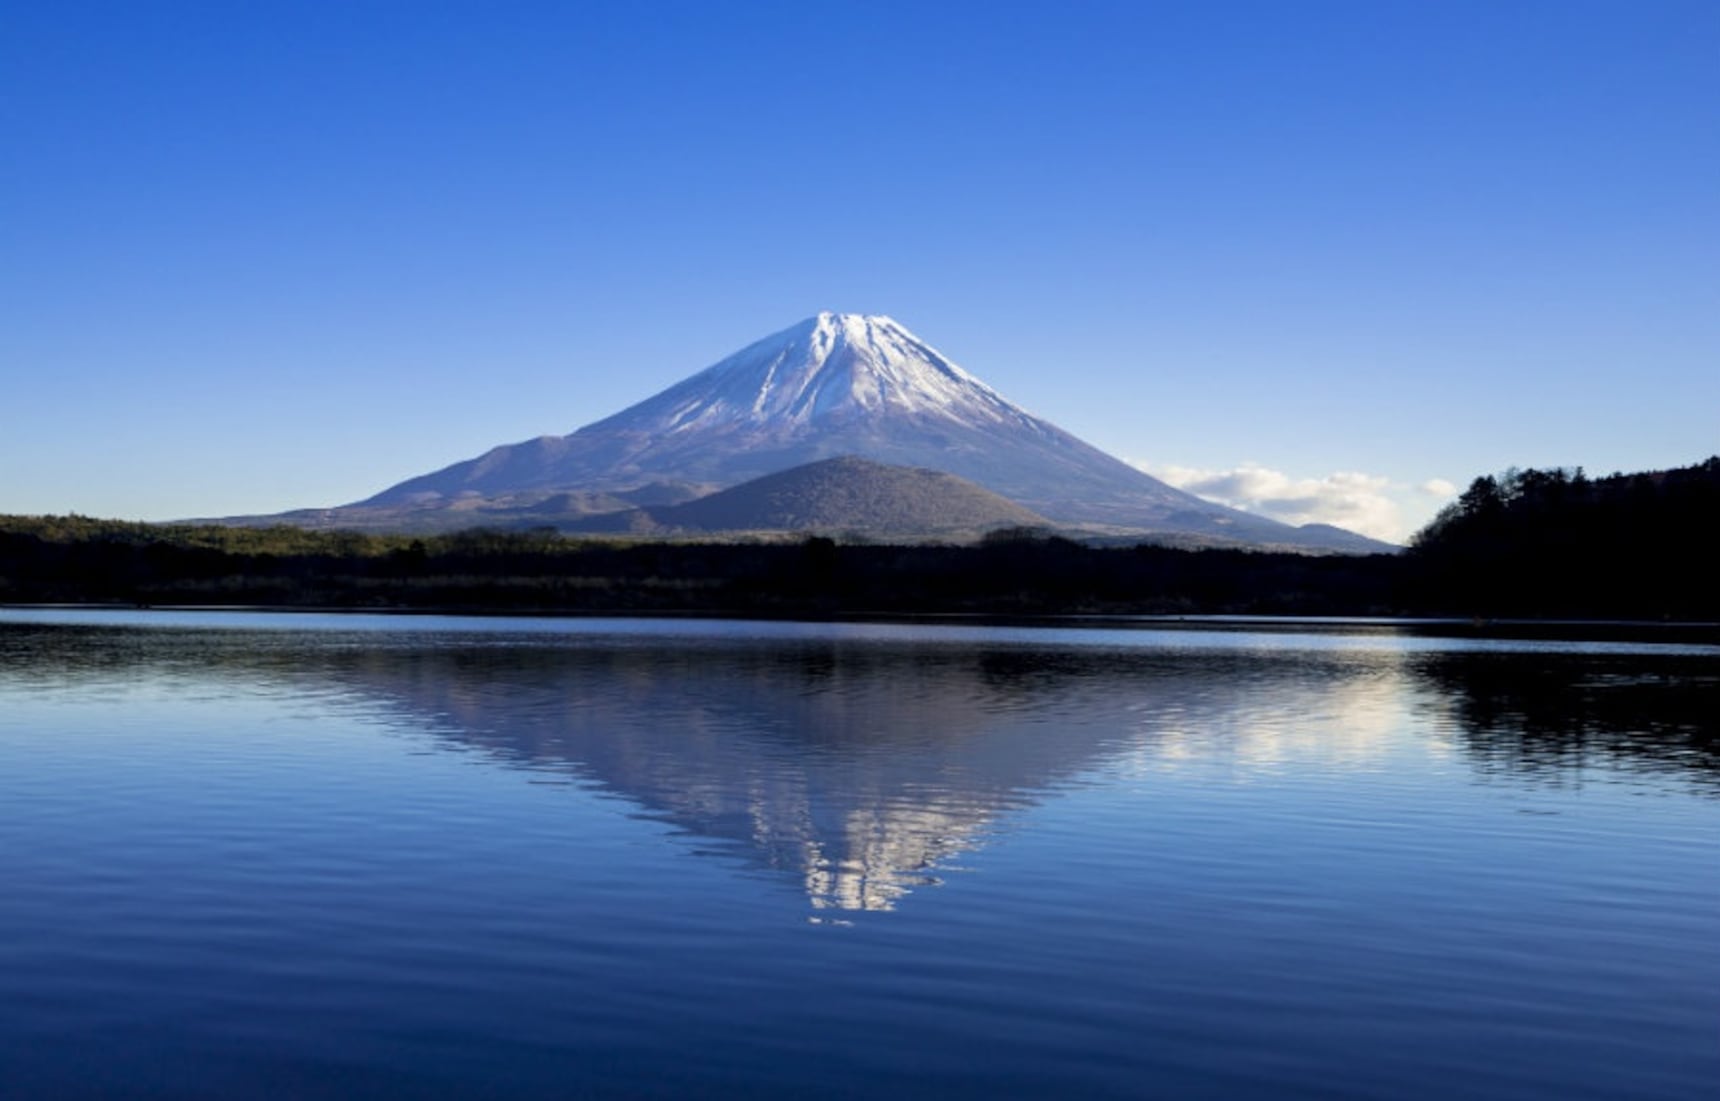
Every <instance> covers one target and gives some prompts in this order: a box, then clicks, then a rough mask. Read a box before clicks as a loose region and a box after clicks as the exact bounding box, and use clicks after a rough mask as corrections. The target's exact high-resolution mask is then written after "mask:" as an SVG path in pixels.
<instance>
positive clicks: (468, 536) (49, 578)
mask: <svg viewBox="0 0 1720 1101" xmlns="http://www.w3.org/2000/svg"><path fill="white" fill-rule="evenodd" d="M1717 506H1720V458H1715V459H1710V460H1708V461H1707V462H1705V463H1703V464H1701V465H1699V466H1694V467H1689V468H1685V469H1681V470H1671V471H1663V472H1658V473H1653V474H1638V475H1615V476H1612V477H1608V478H1600V479H1589V478H1586V477H1584V476H1583V474H1582V472H1581V471H1575V472H1568V471H1562V470H1552V471H1540V470H1525V471H1510V472H1507V473H1506V474H1504V475H1501V476H1498V477H1486V478H1478V479H1476V481H1475V482H1474V483H1473V484H1472V485H1471V486H1470V487H1469V489H1468V490H1467V491H1466V492H1465V493H1464V494H1463V495H1462V496H1461V497H1460V498H1459V499H1458V500H1457V501H1455V502H1454V503H1453V504H1452V505H1451V506H1450V507H1448V508H1447V509H1446V510H1445V511H1444V512H1442V513H1441V514H1440V515H1439V517H1438V518H1436V519H1435V520H1434V522H1433V523H1432V524H1430V525H1429V526H1428V528H1427V529H1425V530H1424V531H1423V532H1421V533H1420V534H1419V535H1418V536H1417V537H1416V539H1415V540H1414V543H1413V545H1412V546H1411V548H1410V549H1409V550H1408V551H1407V552H1406V553H1404V554H1401V555H1370V556H1343V555H1329V556H1323V557H1322V556H1308V555H1298V554H1280V553H1262V552H1249V551H1241V550H1210V549H1209V550H1180V549H1172V548H1167V547H1159V546H1153V545H1145V544H1143V545H1140V546H1134V547H1114V546H1113V547H1093V546H1087V545H1084V544H1081V543H1077V542H1074V541H1072V540H1068V539H1063V538H1057V537H1047V536H1045V535H1043V534H1038V533H1034V532H1028V531H1013V532H1010V531H1006V532H999V533H994V534H993V535H991V536H989V537H987V538H986V539H985V540H983V541H982V542H980V543H979V544H978V545H972V546H931V545H926V546H919V545H914V546H885V545H872V544H838V543H836V542H834V541H833V540H831V539H828V538H823V537H812V538H807V539H804V540H801V541H798V542H727V543H717V542H705V543H692V542H624V541H616V540H599V539H588V538H573V537H568V536H564V535H562V534H559V533H557V532H556V531H554V530H552V529H541V530H535V531H528V532H517V531H516V532H496V531H485V530H475V531H467V532H459V533H455V534H449V535H435V536H423V537H413V536H401V535H370V534H360V533H356V532H315V531H306V530H303V529H300V528H295V527H288V526H281V527H272V528H239V527H221V526H214V525H199V526H188V525H154V524H140V523H127V522H121V521H111V520H93V519H88V518H84V517H78V516H66V517H0V601H4V602H9V603H127V604H142V605H150V604H163V605H272V606H282V607H324V608H412V609H446V610H465V611H491V612H511V611H520V612H523V611H549V612H711V613H721V612H730V613H738V614H762V615H832V614H864V613H869V612H870V613H915V612H983V613H994V614H1108V613H1144V614H1150V613H1161V614H1202V613H1204V614H1248V615H1272V614H1283V615H1429V614H1431V615H1461V616H1465V617H1470V616H1480V617H1496V616H1509V617H1531V618H1533V617H1546V618H1573V617H1596V618H1633V619H1680V620H1711V619H1716V618H1720V599H1717V596H1716V592H1717V587H1716V585H1715V583H1714V580H1713V570H1712V568H1711V566H1710V565H1709V559H1710V558H1711V556H1712V551H1711V550H1709V549H1708V541H1707V534H1706V522H1707V521H1708V520H1709V519H1710V518H1712V517H1715V516H1716V515H1720V507H1717Z"/></svg>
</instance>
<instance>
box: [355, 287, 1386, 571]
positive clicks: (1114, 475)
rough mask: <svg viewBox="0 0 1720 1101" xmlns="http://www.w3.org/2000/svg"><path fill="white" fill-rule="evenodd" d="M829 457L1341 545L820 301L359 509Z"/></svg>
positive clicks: (1209, 526)
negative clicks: (710, 359) (688, 371)
mask: <svg viewBox="0 0 1720 1101" xmlns="http://www.w3.org/2000/svg"><path fill="white" fill-rule="evenodd" d="M841 455H858V456H863V457H865V458H867V459H871V460H874V461H876V462H881V463H888V464H893V465H901V466H913V467H925V468H929V469H933V470H942V471H946V472H948V473H951V474H954V475H957V476H958V477H962V478H966V479H968V480H969V481H972V482H974V483H976V484H977V485H979V486H982V487H984V488H986V489H989V490H991V491H993V492H995V493H998V494H1001V495H1002V496H1004V497H1007V498H1009V499H1010V500H1012V501H1015V502H1016V503H1017V504H1019V505H1021V506H1023V507H1024V508H1027V509H1029V510H1030V511H1032V512H1035V513H1038V514H1040V515H1041V516H1044V517H1046V518H1048V519H1050V520H1053V521H1056V522H1058V523H1062V524H1072V525H1090V526H1097V527H1101V528H1111V529H1116V530H1127V531H1137V532H1149V533H1163V534H1174V535H1179V536H1195V537H1200V538H1208V539H1215V540H1220V541H1224V542H1244V543H1248V542H1252V543H1263V544H1273V545H1282V546H1307V547H1318V548H1326V549H1340V548H1337V547H1334V546H1332V541H1331V540H1330V539H1329V538H1327V536H1326V534H1325V533H1323V532H1320V531H1318V530H1316V531H1303V530H1299V529H1297V528H1294V527H1291V526H1289V525H1286V524H1280V523H1277V522H1276V521H1273V520H1269V519H1266V518H1264V517H1259V516H1254V515H1251V514H1249V513H1244V512H1239V511H1236V510H1233V509H1229V508H1226V507H1224V506H1222V505H1216V504H1212V503H1210V502H1207V501H1203V500H1201V499H1200V498H1198V497H1195V496H1193V495H1191V494H1188V493H1184V492H1183V491H1181V490H1178V489H1174V488H1172V487H1171V486H1168V485H1166V484H1165V483H1163V482H1161V481H1159V480H1157V479H1156V478H1153V477H1151V476H1149V475H1147V474H1145V473H1143V472H1141V471H1139V470H1136V469H1135V468H1134V467H1132V466H1129V465H1128V464H1126V463H1124V462H1121V461H1120V460H1118V459H1115V458H1113V457H1112V456H1110V455H1107V454H1105V453H1104V452H1102V451H1100V450H1099V449H1097V448H1095V447H1093V446H1091V445H1090V444H1087V443H1084V442H1083V441H1081V440H1079V439H1077V438H1076V437H1074V436H1072V435H1070V434H1069V433H1068V432H1065V431H1064V430H1062V429H1061V428H1058V427H1057V426H1055V425H1053V424H1051V423H1049V422H1048V421H1044V420H1041V419H1039V418H1038V417H1035V416H1033V415H1032V414H1030V413H1028V412H1026V411H1025V410H1023V409H1021V408H1019V407H1017V406H1015V405H1013V404H1011V403H1010V402H1008V401H1006V400H1005V399H1004V398H1003V397H1002V396H1000V395H999V394H998V393H997V392H996V391H994V390H992V389H991V388H990V387H989V386H987V385H985V384H984V383H983V382H980V381H979V380H978V379H976V378H974V377H973V376H972V375H970V374H968V373H967V372H966V371H963V370H962V369H961V368H960V367H958V366H956V365H955V364H954V363H952V362H951V361H950V360H949V359H948V358H946V357H945V356H943V355H942V354H941V353H939V352H938V351H937V350H936V349H934V348H932V347H931V346H930V345H928V344H926V343H925V342H923V341H921V340H920V339H919V338H918V337H916V336H914V335H913V334H912V333H910V332H909V331H908V330H907V329H905V328H903V327H902V326H901V325H899V324H897V323H896V322H895V321H892V320H891V319H889V318H887V317H862V316H859V315H854V314H832V313H822V314H819V315H818V316H817V317H813V318H809V319H807V320H806V321H803V322H801V323H800V324H799V325H796V326H794V327H792V328H789V329H785V330H784V331H782V332H780V333H776V334H775V335H773V336H770V337H766V338H765V339H764V340H761V341H758V342H757V343H755V344H752V345H750V346H748V347H746V348H744V349H742V350H741V351H739V352H737V353H735V354H734V355H732V356H730V357H728V358H727V359H724V360H723V361H721V362H720V363H717V364H716V365H715V366H712V367H710V368H707V369H706V370H704V371H701V372H699V373H698V374H695V375H693V376H691V377H690V378H688V379H686V380H684V381H682V382H680V383H678V384H676V385H674V386H671V387H670V388H669V389H667V390H664V391H662V392H661V393H659V394H657V395H656V396H654V397H651V398H648V399H646V400H645V401H642V402H640V403H638V404H637V405H634V406H632V407H630V408H628V409H625V410H622V411H621V412H619V413H616V414H615V415H613V416H611V417H608V418H605V419H604V420H600V421H598V422H596V423H594V424H591V425H588V426H586V427H584V428H581V429H579V430H578V431H576V432H574V433H572V434H570V435H567V436H543V437H539V438H538V439H535V440H528V441H525V442H522V443H518V444H511V445H508V446H504V447H497V448H494V449H493V450H491V451H489V452H487V453H485V454H483V455H481V456H478V457H477V458H475V459H471V460H468V461H466V462H462V463H456V464H454V465H453V466H450V467H447V468H445V469H443V470H439V471H436V472H435V473H432V474H427V475H424V476H422V477H418V478H413V479H411V480H409V481H406V482H402V483H400V484H399V485H396V486H394V487H392V488H390V489H387V490H384V491H383V492H382V493H379V494H377V495H376V496H374V497H371V498H369V499H368V500H365V501H361V502H358V505H357V506H355V507H358V508H361V509H364V510H367V511H369V512H375V511H376V510H414V509H422V508H441V509H445V508H446V507H447V506H448V504H449V502H451V501H455V500H459V499H461V498H486V499H491V498H503V499H509V500H512V501H514V502H517V503H519V504H528V503H530V499H531V498H532V497H534V496H535V497H538V498H542V497H548V496H550V495H552V494H554V493H559V492H568V491H580V492H588V493H589V492H607V493H616V492H620V491H633V490H638V489H640V488H641V487H646V486H650V485H651V484H653V483H657V482H671V483H691V484H705V485H714V486H733V485H736V484H738V483H740V482H744V481H747V480H749V479H752V478H756V477H760V476H762V475H765V474H770V473H773V472H776V471H780V470H785V469H789V468H791V467H795V466H800V465H804V464H806V463H810V462H816V461H818V460H820V459H827V458H834V457H836V456H841ZM349 507H352V506H349ZM1381 546H1383V545H1381ZM1341 549H1344V550H1351V549H1353V541H1352V545H1347V546H1344V547H1342V548H1341Z"/></svg>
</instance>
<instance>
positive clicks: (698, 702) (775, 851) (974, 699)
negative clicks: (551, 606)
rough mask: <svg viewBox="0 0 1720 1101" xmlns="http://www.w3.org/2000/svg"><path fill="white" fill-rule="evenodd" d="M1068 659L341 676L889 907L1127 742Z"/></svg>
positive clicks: (617, 657)
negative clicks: (1074, 687) (1068, 716)
mask: <svg viewBox="0 0 1720 1101" xmlns="http://www.w3.org/2000/svg"><path fill="white" fill-rule="evenodd" d="M1056 662H1057V658H1056V657H1055V656H1054V655H1046V654H1044V653H1042V652H1034V653H1032V654H1027V653H1017V652H1011V651H1007V650H1004V651H990V652H977V653H976V652H975V651H973V650H970V649H966V648H962V649H951V650H948V651H937V650H932V651H928V650H926V649H924V648H913V649H910V648H892V647H876V646H848V645H842V644H835V643H831V642H828V641H824V642H818V643H807V644H794V645H784V644H780V643H779V644H772V645H768V646H765V645H758V646H748V645H740V646H736V645H735V644H734V643H733V642H728V643H725V644H722V645H721V646H720V647H719V646H718V645H708V646H699V645H687V646H675V647H671V648H668V649H663V648H658V647H652V648H645V647H640V646H621V647H608V646H605V647H595V648H555V649H549V648H545V649H531V648H527V649H517V648H511V647H510V648H508V649H505V650H496V651H486V650H473V651H463V652H462V651H447V650H406V651H388V650H383V651H377V652H372V653H369V654H366V655H364V656H362V657H361V658H358V659H357V660H356V661H355V663H354V664H353V665H351V666H346V667H343V668H341V669H340V670H339V671H338V672H337V673H336V676H337V677H338V678H339V679H340V680H342V681H344V682H346V684H345V685H343V686H344V687H352V688H357V689H359V690H360V691H362V693H363V694H364V695H366V696H368V697H370V698H372V699H386V700H388V701H389V702H390V703H391V704H398V705H401V706H403V707H404V708H405V709H406V710H408V711H409V712H411V713H412V714H413V716H414V721H415V722H418V723H420V724H422V725H425V726H427V727H428V728H429V729H432V730H434V731H436V732H437V733H438V734H439V735H441V736H443V737H446V738H449V739H452V740H454V741H456V742H458V743H460V744H461V745H464V746H467V747H472V748H476V749H479V750H482V751H483V752H485V753H488V754H490V755H492V756H493V757H495V758H497V759H501V760H504V761H509V762H512V763H516V764H518V765H521V766H525V767H531V768H534V769H549V770H557V771H566V772H567V773H570V774H572V775H575V776H578V777H580V778H582V779H584V780H587V781H591V782H594V783H595V784H597V785H599V786H600V787H601V788H603V789H605V790H609V791H613V792H616V793H618V794H620V795H623V796H625V797H626V798H627V799H628V800H630V801H631V802H634V803H636V804H638V805H639V806H641V807H643V808H645V810H646V811H647V812H648V813H649V814H651V815H652V816H654V817H659V818H661V819H663V820H665V821H668V822H670V823H673V824H674V825H676V826H677V827H679V828H681V829H684V830H686V831H688V832H689V833H691V834H694V835H697V836H700V837H704V838H711V839H717V840H720V841H724V842H728V843H730V844H731V845H732V846H734V848H735V849H736V850H737V851H739V852H741V853H742V854H744V856H745V857H746V858H747V859H748V860H751V861H757V862H759V863H762V864H763V865H765V866H768V867H770V868H772V869H775V870H778V871H782V872H788V873H790V874H792V875H794V876H795V877H796V878H798V879H800V880H801V881H802V882H803V884H804V886H805V889H806V892H807V894H808V896H809V897H810V899H811V901H812V904H813V905H814V906H815V907H817V908H821V909H822V908H834V909H842V910H887V909H890V908H891V907H892V906H893V905H894V903H895V901H896V900H897V899H898V898H899V897H900V896H902V895H903V894H904V893H906V892H907V891H908V890H909V889H911V888H912V887H913V886H914V885H916V884H919V883H923V882H926V881H927V880H928V879H929V878H930V877H931V876H932V875H933V874H934V873H935V871H936V869H938V868H939V867H940V866H942V865H945V864H947V863H948V862H949V860H950V859H951V858H952V857H953V856H954V855H956V854H957V853H960V852H961V851H963V850H965V849H968V848H971V847H973V846H975V845H977V844H979V843H981V842H982V841H983V839H984V837H985V835H986V834H987V833H988V831H990V830H991V829H993V828H995V827H994V823H995V821H996V820H997V818H998V817H999V816H1000V815H1004V814H1006V813H1008V812H1009V811H1011V810H1014V809H1018V808H1021V807H1025V806H1029V805H1032V804H1033V803H1034V802H1036V801H1037V799H1038V798H1039V797H1041V796H1042V795H1043V793H1045V792H1046V791H1047V789H1049V788H1053V787H1055V786H1057V785H1058V784H1060V783H1064V782H1067V780H1068V779H1069V778H1070V777H1072V776H1074V775H1075V774H1077V773H1079V772H1081V771H1082V770H1083V769H1085V768H1088V767H1090V766H1091V765H1093V764H1095V763H1097V762H1098V761H1100V760H1102V759H1104V758H1107V757H1109V756H1112V755H1115V754H1116V753H1118V752H1120V751H1121V750H1122V749H1123V748H1124V747H1125V746H1126V744H1127V734H1128V729H1127V727H1126V726H1117V725H1112V724H1108V723H1080V724H1070V725H1068V726H1059V725H1057V724H1055V723H1052V722H1050V721H1049V720H1050V718H1051V715H1052V713H1053V712H1054V711H1056V710H1061V708H1062V706H1064V705H1066V704H1067V702H1068V700H1067V698H1066V692H1065V691H1062V690H1060V691H1058V692H1055V693H1052V694H1050V695H1046V694H1045V690H1046V689H1047V688H1048V687H1049V686H1050V685H1051V684H1053V683H1057V684H1060V685H1061V687H1062V689H1067V688H1069V687H1070V686H1071V683H1078V682H1079V681H1080V679H1081V678H1080V677H1079V672H1078V671H1074V670H1070V669H1067V668H1065V669H1063V670H1059V669H1057V668H1056V665H1055V663H1056ZM1071 676H1073V677H1074V682H1072V681H1071ZM1053 703H1055V704H1056V705H1057V706H1056V707H1055V708H1051V709H1050V710H1047V708H1046V707H1041V706H1038V704H1046V705H1050V704H1053Z"/></svg>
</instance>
